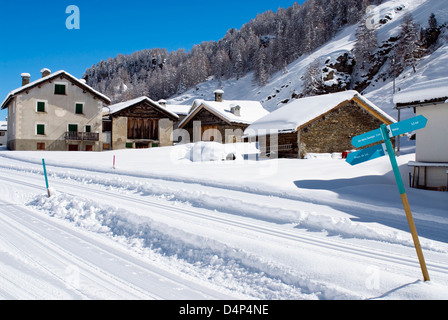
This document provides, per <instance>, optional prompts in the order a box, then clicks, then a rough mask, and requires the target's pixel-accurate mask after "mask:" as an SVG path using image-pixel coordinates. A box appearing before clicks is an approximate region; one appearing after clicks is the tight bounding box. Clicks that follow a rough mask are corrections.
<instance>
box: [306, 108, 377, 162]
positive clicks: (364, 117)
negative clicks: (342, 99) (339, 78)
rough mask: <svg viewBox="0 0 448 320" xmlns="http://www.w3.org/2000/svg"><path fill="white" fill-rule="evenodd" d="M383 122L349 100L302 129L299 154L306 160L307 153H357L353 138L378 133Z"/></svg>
mask: <svg viewBox="0 0 448 320" xmlns="http://www.w3.org/2000/svg"><path fill="white" fill-rule="evenodd" d="M382 123H383V122H382V121H381V120H379V119H378V118H376V117H375V116H373V115H372V114H371V113H369V112H368V111H367V110H365V109H364V108H362V107H361V106H360V105H358V104H357V103H356V102H355V101H349V102H347V103H346V104H344V105H342V106H340V107H339V108H337V109H334V110H332V111H330V112H328V113H326V114H325V115H323V116H322V117H320V118H319V119H317V120H315V121H313V122H311V123H309V124H307V125H306V126H305V127H303V128H301V129H300V131H299V133H298V135H299V136H298V137H299V141H300V145H299V155H300V157H301V158H303V156H304V155H305V154H306V153H333V152H343V151H347V150H353V149H354V147H353V146H352V144H351V141H352V138H353V137H355V136H357V135H360V134H363V133H365V132H368V131H371V130H375V129H377V128H379V127H380V126H381V124H382Z"/></svg>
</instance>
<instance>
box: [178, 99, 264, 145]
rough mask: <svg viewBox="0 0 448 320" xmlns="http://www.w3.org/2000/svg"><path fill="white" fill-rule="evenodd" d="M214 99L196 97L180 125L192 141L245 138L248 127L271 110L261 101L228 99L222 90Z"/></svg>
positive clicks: (222, 140)
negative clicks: (206, 99) (265, 107)
mask: <svg viewBox="0 0 448 320" xmlns="http://www.w3.org/2000/svg"><path fill="white" fill-rule="evenodd" d="M214 94H215V100H214V101H205V100H196V101H195V102H194V103H193V106H192V108H191V109H190V111H189V113H188V115H187V116H186V117H185V118H184V119H183V120H182V121H181V122H180V123H179V128H180V129H184V130H186V131H187V132H188V134H189V138H190V141H189V142H197V141H215V142H219V143H235V142H241V141H242V137H243V133H244V130H245V129H246V128H247V127H248V126H249V125H250V124H252V123H253V122H254V121H256V120H257V119H259V118H261V117H263V116H265V115H267V114H268V113H269V112H268V111H267V110H265V109H264V108H263V106H262V105H261V103H260V102H257V101H242V100H224V99H223V94H224V92H223V91H222V90H216V91H215V92H214Z"/></svg>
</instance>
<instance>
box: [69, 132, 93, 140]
mask: <svg viewBox="0 0 448 320" xmlns="http://www.w3.org/2000/svg"><path fill="white" fill-rule="evenodd" d="M65 140H72V141H100V134H99V133H95V132H66V133H65Z"/></svg>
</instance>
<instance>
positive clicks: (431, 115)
mask: <svg viewBox="0 0 448 320" xmlns="http://www.w3.org/2000/svg"><path fill="white" fill-rule="evenodd" d="M394 103H395V105H396V108H397V110H398V112H399V113H400V112H401V110H403V109H407V108H411V109H413V111H414V113H415V115H416V116H420V115H422V116H424V117H425V118H426V119H427V120H428V122H427V125H426V127H425V128H424V129H421V130H418V131H417V132H416V156H415V161H412V162H410V163H409V166H410V167H411V171H412V173H411V181H410V184H411V187H414V188H422V189H429V190H443V191H446V190H447V188H448V139H447V137H448V125H447V124H448V78H441V79H437V80H432V81H426V82H420V83H416V84H414V85H412V86H410V87H409V88H407V89H405V90H402V91H400V92H398V93H397V94H395V95H394Z"/></svg>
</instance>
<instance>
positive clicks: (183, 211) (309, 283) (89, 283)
mask: <svg viewBox="0 0 448 320" xmlns="http://www.w3.org/2000/svg"><path fill="white" fill-rule="evenodd" d="M49 172H50V175H49V178H50V186H51V190H52V197H51V198H48V197H47V195H46V189H45V187H44V186H45V184H44V180H43V179H44V178H43V175H42V170H41V168H40V167H39V165H38V164H33V163H31V162H26V161H18V160H12V159H7V158H2V164H1V166H0V184H1V187H0V189H1V191H2V194H3V196H2V197H1V198H0V201H1V203H0V224H1V225H2V232H1V234H0V255H1V256H2V257H3V258H4V259H0V264H1V265H2V270H3V271H2V273H1V275H0V284H1V285H0V288H1V289H0V296H1V297H2V298H5V299H22V298H24V299H147V300H167V299H198V300H202V299H206V300H208V299H210V300H215V299H216V300H220V299H282V300H283V299H284V300H292V299H393V298H401V297H402V296H403V295H404V296H405V297H409V298H412V297H417V298H424V299H425V298H428V299H433V298H444V297H445V298H446V296H443V294H446V291H445V287H444V286H445V284H446V283H447V282H448V265H447V263H446V262H447V259H446V248H447V247H446V246H444V245H445V242H440V245H439V241H436V245H434V247H431V246H432V245H431V243H432V241H429V242H425V241H423V242H422V243H423V248H424V250H425V258H426V260H427V265H428V269H429V272H430V275H431V278H432V280H433V281H432V282H431V283H424V282H423V281H421V280H420V279H421V273H420V268H419V264H418V260H417V257H416V254H415V249H414V248H413V246H412V242H411V239H407V238H406V237H405V236H406V230H405V226H406V221H405V220H404V221H403V220H402V219H403V217H402V216H401V215H400V214H399V213H398V212H399V210H400V208H399V207H396V208H389V210H391V211H397V213H395V214H388V215H386V214H384V208H382V207H381V205H378V206H376V205H375V204H366V205H365V206H364V207H362V208H357V209H358V210H359V211H362V212H363V214H364V217H371V218H372V219H373V218H374V217H375V215H379V216H380V218H381V219H386V221H387V223H386V224H385V225H390V226H395V225H400V226H401V228H403V230H398V231H395V230H392V231H391V230H390V229H391V227H388V226H386V227H385V226H382V225H376V224H373V225H364V224H361V223H359V224H357V223H353V226H352V225H350V223H351V221H350V219H344V218H343V215H344V214H347V212H349V213H350V212H354V210H355V207H354V205H353V203H352V202H350V201H344V200H342V199H341V200H340V201H337V202H334V203H332V202H331V201H330V200H328V199H321V200H319V198H318V197H314V198H313V196H312V193H308V194H307V195H303V198H302V199H301V196H299V195H298V196H297V198H296V199H292V198H291V197H287V196H286V197H284V198H282V197H280V196H279V195H275V193H273V194H274V195H268V194H264V193H263V192H259V193H257V192H251V191H245V190H244V189H243V188H241V189H238V188H231V187H229V188H228V189H226V188H225V186H218V185H213V184H209V185H207V184H203V183H202V184H201V183H199V182H198V183H194V182H193V181H186V180H185V181H175V180H171V181H169V180H168V179H167V180H163V179H160V178H159V179H151V178H148V177H138V176H132V175H126V174H121V175H117V174H114V172H111V173H105V172H95V171H90V170H81V169H79V168H78V169H68V168H64V167H57V166H50V169H49ZM263 208H264V209H263ZM276 208H277V209H276ZM263 210H264V211H263ZM269 210H271V212H272V215H271V216H269V215H268V214H267V212H268V211H269ZM323 211H324V212H325V214H322V215H320V214H319V212H323ZM257 212H259V213H258V214H257ZM331 212H334V217H335V218H334V219H333V220H331V219H330V220H331V221H327V222H325V219H329V218H328V214H329V213H331ZM338 219H339V220H338ZM322 220H323V221H322ZM335 221H336V222H335ZM341 224H343V227H342V228H341V226H340V225H341ZM446 226H447V225H446V224H443V223H437V222H434V221H429V222H427V223H422V222H421V223H420V227H421V228H422V229H428V230H429V229H431V230H432V232H434V233H435V234H439V236H437V237H438V238H437V240H446V239H443V237H445V236H444V235H443V234H444V233H445V230H446ZM350 228H352V229H353V233H350V230H351V229H350ZM437 228H439V230H437ZM358 229H360V230H361V231H359V230H358ZM397 234H398V235H397ZM402 234H403V235H404V236H403V235H402ZM428 243H429V244H428ZM428 288H429V289H428ZM422 292H423V294H422ZM441 294H442V296H440V295H441Z"/></svg>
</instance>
